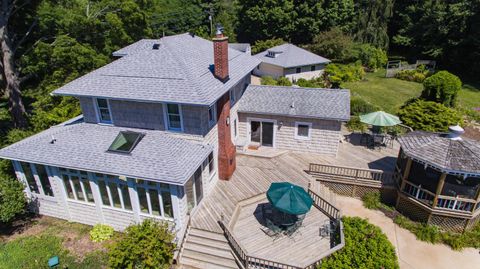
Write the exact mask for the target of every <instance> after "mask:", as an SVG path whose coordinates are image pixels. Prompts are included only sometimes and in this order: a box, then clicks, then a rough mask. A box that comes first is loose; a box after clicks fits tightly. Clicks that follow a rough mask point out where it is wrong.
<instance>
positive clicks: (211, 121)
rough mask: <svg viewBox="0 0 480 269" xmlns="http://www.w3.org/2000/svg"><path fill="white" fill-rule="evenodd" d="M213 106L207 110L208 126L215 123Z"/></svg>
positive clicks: (215, 116)
mask: <svg viewBox="0 0 480 269" xmlns="http://www.w3.org/2000/svg"><path fill="white" fill-rule="evenodd" d="M216 114H217V113H216V109H215V104H214V105H212V106H211V107H209V108H208V123H209V124H210V126H212V125H213V124H215V123H216V122H217V115H216Z"/></svg>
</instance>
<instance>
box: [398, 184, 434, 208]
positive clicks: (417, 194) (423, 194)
mask: <svg viewBox="0 0 480 269" xmlns="http://www.w3.org/2000/svg"><path fill="white" fill-rule="evenodd" d="M402 191H403V192H404V193H406V194H408V195H409V196H412V197H413V198H415V199H416V200H418V201H420V202H422V203H424V204H427V205H430V206H431V205H432V204H433V199H434V198H435V193H433V192H431V191H429V190H426V189H423V188H422V187H421V186H420V185H418V186H417V185H415V184H413V183H411V182H410V181H407V180H405V187H403V190H402Z"/></svg>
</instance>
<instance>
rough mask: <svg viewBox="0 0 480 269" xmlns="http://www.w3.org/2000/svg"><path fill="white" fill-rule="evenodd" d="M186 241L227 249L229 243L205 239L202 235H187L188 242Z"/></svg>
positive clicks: (228, 248)
mask: <svg viewBox="0 0 480 269" xmlns="http://www.w3.org/2000/svg"><path fill="white" fill-rule="evenodd" d="M186 243H195V244H197V245H202V246H206V247H212V248H216V249H222V250H228V251H230V250H231V248H230V245H228V243H227V242H223V241H222V242H221V241H217V240H208V239H205V238H204V237H197V236H189V238H188V242H186Z"/></svg>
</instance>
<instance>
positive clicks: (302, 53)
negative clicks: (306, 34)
mask: <svg viewBox="0 0 480 269" xmlns="http://www.w3.org/2000/svg"><path fill="white" fill-rule="evenodd" d="M255 57H257V58H258V59H259V60H260V61H262V63H261V64H260V65H259V66H258V67H257V68H256V69H255V70H254V71H253V73H254V74H255V75H257V76H260V77H263V76H271V77H273V78H278V77H282V76H283V77H287V78H288V79H290V80H292V81H295V80H297V79H299V78H304V79H312V78H316V77H318V76H321V75H322V74H323V70H324V69H325V66H326V65H327V64H328V63H330V62H331V61H330V60H329V59H326V58H324V57H322V56H319V55H317V54H314V53H311V52H310V51H308V50H305V49H302V48H299V47H297V46H295V45H293V44H288V43H287V44H283V45H279V46H276V47H273V48H270V49H268V50H265V51H262V52H260V53H258V54H255Z"/></svg>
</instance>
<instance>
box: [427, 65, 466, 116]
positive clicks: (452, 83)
mask: <svg viewBox="0 0 480 269" xmlns="http://www.w3.org/2000/svg"><path fill="white" fill-rule="evenodd" d="M461 89H462V81H461V80H460V79H459V78H458V77H457V76H455V75H454V74H452V73H450V72H448V71H440V72H438V73H436V74H434V75H432V76H430V77H428V78H426V79H425V80H424V81H423V91H422V98H424V99H425V100H428V101H434V102H437V103H441V104H443V105H445V106H448V107H454V106H455V103H456V100H457V95H458V92H459V91H460V90H461Z"/></svg>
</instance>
